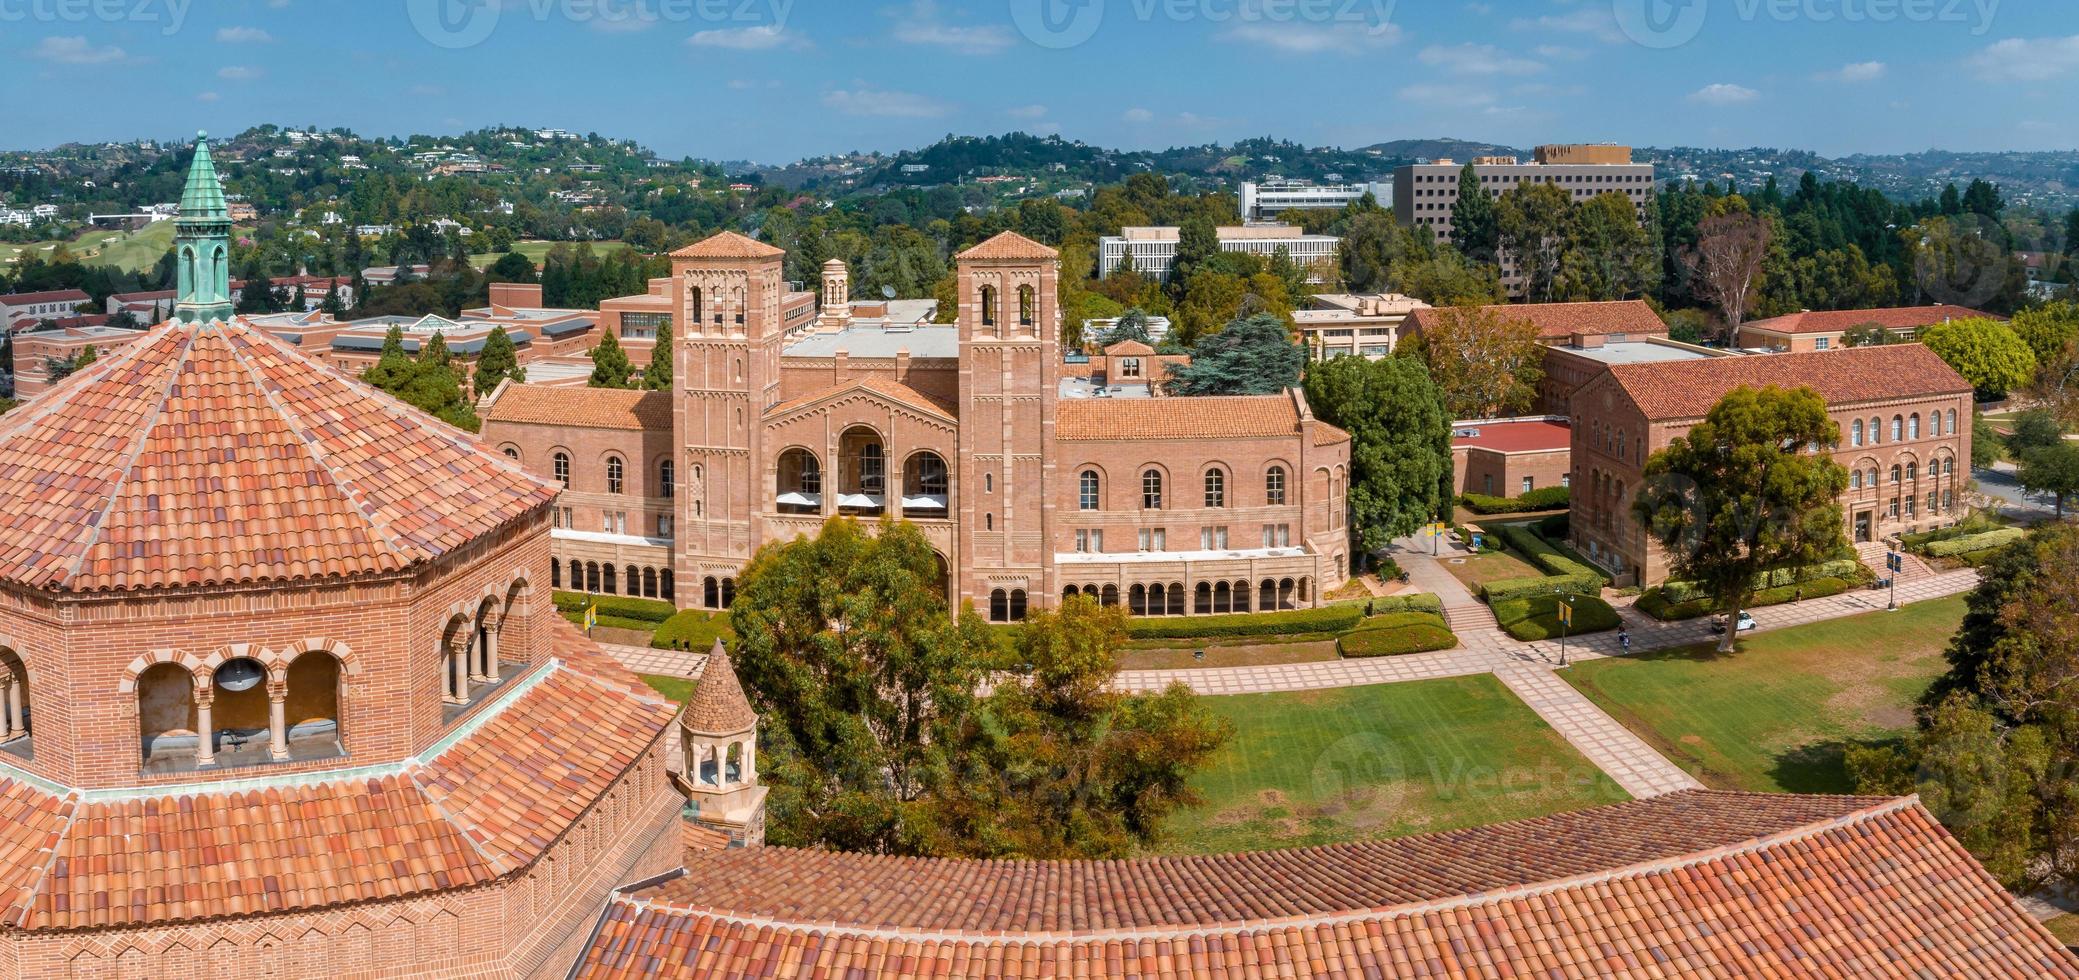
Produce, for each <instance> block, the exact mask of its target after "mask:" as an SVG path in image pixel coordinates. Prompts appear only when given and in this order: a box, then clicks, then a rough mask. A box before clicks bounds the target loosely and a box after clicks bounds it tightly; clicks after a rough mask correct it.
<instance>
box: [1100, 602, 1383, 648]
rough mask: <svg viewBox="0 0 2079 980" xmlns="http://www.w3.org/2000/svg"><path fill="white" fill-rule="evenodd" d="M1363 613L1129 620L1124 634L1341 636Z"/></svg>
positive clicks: (1333, 609)
mask: <svg viewBox="0 0 2079 980" xmlns="http://www.w3.org/2000/svg"><path fill="white" fill-rule="evenodd" d="M1364 612H1365V606H1364V604H1362V603H1349V604H1345V605H1340V606H1327V607H1324V608H1321V609H1295V610H1292V611H1289V612H1272V613H1235V614H1232V615H1225V616H1178V617H1172V618H1147V619H1131V620H1128V621H1127V623H1126V635H1127V636H1129V637H1132V638H1134V639H1136V640H1156V639H1174V640H1193V639H1201V638H1213V637H1228V636H1291V635H1293V634H1298V633H1341V632H1344V631H1346V630H1348V629H1350V628H1352V627H1354V626H1356V625H1357V624H1358V623H1359V622H1360V621H1362V620H1363V619H1364Z"/></svg>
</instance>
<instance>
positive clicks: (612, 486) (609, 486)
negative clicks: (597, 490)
mask: <svg viewBox="0 0 2079 980" xmlns="http://www.w3.org/2000/svg"><path fill="white" fill-rule="evenodd" d="M624 476H625V474H624V473H623V472H622V464H621V457H619V456H608V457H607V458H606V492H607V493H613V494H618V493H620V492H621V491H622V490H623V488H624V487H623V484H624V482H625V481H624V480H623V477H624Z"/></svg>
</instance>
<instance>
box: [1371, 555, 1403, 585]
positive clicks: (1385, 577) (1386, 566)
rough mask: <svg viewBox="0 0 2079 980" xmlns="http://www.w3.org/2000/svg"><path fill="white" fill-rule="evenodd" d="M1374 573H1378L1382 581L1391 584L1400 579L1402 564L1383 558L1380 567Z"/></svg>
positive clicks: (1380, 559)
mask: <svg viewBox="0 0 2079 980" xmlns="http://www.w3.org/2000/svg"><path fill="white" fill-rule="evenodd" d="M1373 571H1375V572H1377V573H1378V575H1379V580H1380V581H1382V582H1391V581H1394V580H1396V579H1398V578H1400V571H1401V569H1400V562H1397V561H1394V560H1393V559H1392V558H1391V557H1388V556H1381V557H1380V558H1379V564H1378V566H1377V567H1376V568H1374V569H1373Z"/></svg>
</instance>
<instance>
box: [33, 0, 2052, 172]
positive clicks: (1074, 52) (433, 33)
mask: <svg viewBox="0 0 2079 980" xmlns="http://www.w3.org/2000/svg"><path fill="white" fill-rule="evenodd" d="M2075 104H2079V16H2075V10H2074V4H2073V2H2072V0H1476V2H1464V0H975V2H957V0H860V2H853V0H0V145H4V146H6V147H9V148H25V147H43V146H50V145H54V144H56V143H59V142H64V141H68V140H99V139H124V138H130V137H133V136H159V137H173V136H179V135H181V134H183V133H192V132H193V131H194V130H195V129H197V128H208V129H211V130H215V131H221V132H232V131H237V130H240V129H243V128H245V127H246V126H249V125H252V124H256V123H260V122H276V123H281V124H284V125H304V124H317V125H320V126H325V127H330V126H336V125H345V126H349V127H352V128H353V129H355V130H356V131H358V132H361V133H364V134H371V135H396V134H410V133H415V132H427V133H446V132H456V131H460V130H464V129H469V128H474V127H477V126H482V125H488V124H494V123H514V124H525V125H533V126H555V127H561V128H565V129H572V130H577V131H581V132H583V131H596V132H599V133H602V134H606V135H610V136H617V137H628V138H634V139H637V140H640V141H642V142H643V143H645V144H647V145H649V146H652V147H655V148H656V149H658V150H659V151H660V152H663V153H665V154H666V155H669V156H674V157H676V156H679V155H693V156H699V157H706V158H715V159H752V160H757V161H760V162H768V163H776V162H785V161H788V160H793V159H797V158H800V157H803V156H808V155H814V154H819V153H826V152H837V151H844V150H853V149H902V148H908V147H915V146H919V145H922V144H925V143H928V142H930V141H932V140H935V139H937V138H938V137H940V136H942V135H944V134H946V133H949V132H953V133H963V134H985V133H1001V132H1007V131H1010V130H1012V129H1023V130H1026V131H1031V132H1059V133H1061V134H1063V135H1065V136H1068V137H1072V138H1076V139H1082V140H1085V141H1089V142H1092V143H1097V144H1101V145H1107V146H1122V147H1130V148H1142V147H1164V146H1173V145H1182V144H1194V143H1202V142H1206V141H1209V140H1220V141H1228V140H1233V139H1236V138H1239V137H1245V136H1256V135H1266V134H1267V135H1274V136H1279V137H1284V138H1289V139H1293V140H1298V141H1301V142H1305V143H1310V144H1336V145H1343V146H1362V145H1367V144H1370V143H1374V142H1378V141H1381V140H1387V139H1397V138H1416V137H1435V136H1455V137H1460V138H1466V139H1482V140H1491V141H1495V142H1501V143H1509V144H1514V145H1529V144H1532V143H1537V142H1550V141H1605V140H1607V141H1618V142H1628V143H1634V144H1640V145H1648V144H1650V145H1674V144H1683V145H1705V146H1753V145H1768V146H1795V147H1801V148H1809V149H1815V150H1818V151H1820V152H1822V153H1826V154H1830V155H1838V154H1846V153H1853V152H1880V153H1888V152H1903V151H1912V150H1920V149H1927V148H1930V147H1939V148H1943V149H2050V148H2064V149H2069V148H2073V147H2075V146H2079V113H2075V112H2074V111H2073V109H2072V107H2073V106H2074V105H2075Z"/></svg>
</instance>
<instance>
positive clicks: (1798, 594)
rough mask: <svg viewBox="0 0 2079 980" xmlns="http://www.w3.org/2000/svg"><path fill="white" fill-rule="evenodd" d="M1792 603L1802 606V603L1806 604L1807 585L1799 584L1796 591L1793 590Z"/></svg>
mask: <svg viewBox="0 0 2079 980" xmlns="http://www.w3.org/2000/svg"><path fill="white" fill-rule="evenodd" d="M1790 604H1791V605H1793V606H1802V605H1804V604H1805V587H1804V586H1802V585H1800V586H1798V587H1797V589H1796V590H1794V591H1793V592H1792V593H1791V600H1790Z"/></svg>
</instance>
